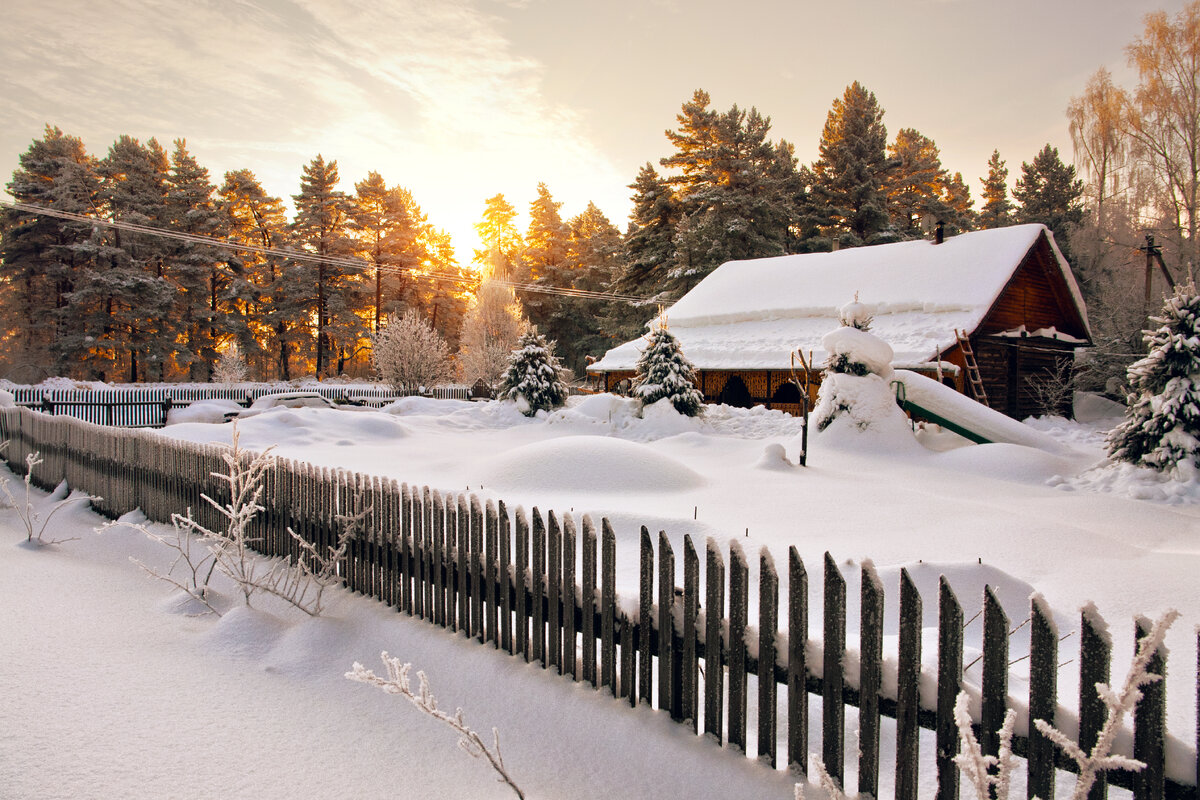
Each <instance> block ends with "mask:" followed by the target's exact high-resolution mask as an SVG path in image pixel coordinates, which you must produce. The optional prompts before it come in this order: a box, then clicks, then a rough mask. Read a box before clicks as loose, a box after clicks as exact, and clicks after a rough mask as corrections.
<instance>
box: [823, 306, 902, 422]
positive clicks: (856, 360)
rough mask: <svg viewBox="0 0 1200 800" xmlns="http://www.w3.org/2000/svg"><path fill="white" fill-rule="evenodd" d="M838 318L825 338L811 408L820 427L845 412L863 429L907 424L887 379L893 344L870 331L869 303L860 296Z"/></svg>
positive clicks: (840, 312)
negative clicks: (818, 382) (817, 388)
mask: <svg viewBox="0 0 1200 800" xmlns="http://www.w3.org/2000/svg"><path fill="white" fill-rule="evenodd" d="M838 318H839V321H840V322H841V323H842V327H840V328H837V329H835V330H832V331H830V332H829V333H827V334H825V336H824V337H822V339H821V345H822V346H823V347H824V348H825V351H826V352H827V353H828V354H829V357H828V359H827V361H826V363H825V375H824V377H823V378H822V379H821V389H820V392H819V394H818V395H817V407H816V408H815V409H814V410H813V417H814V419H815V420H816V425H817V430H818V431H823V430H825V429H826V428H828V427H829V426H830V425H831V424H832V423H833V422H834V420H836V419H837V418H838V417H841V416H843V415H844V416H847V417H848V418H849V419H850V421H851V422H852V423H853V425H854V426H855V427H856V428H858V429H859V430H862V431H865V430H868V429H871V428H878V429H880V430H890V431H897V432H898V431H903V430H907V421H906V419H905V417H904V414H903V412H901V411H900V409H899V407H898V406H897V405H896V399H895V397H894V396H893V395H892V392H891V389H890V387H889V385H888V379H889V378H890V377H891V375H892V348H891V346H890V345H889V344H888V343H887V342H885V341H883V340H882V339H880V338H878V337H877V336H875V335H874V334H873V333H869V332H868V329H869V328H870V327H871V314H870V311H869V309H868V308H867V307H866V306H865V305H863V304H862V303H859V302H858V300H857V298H856V299H855V300H854V302H852V303H847V304H846V305H844V306H842V308H841V309H840V310H839V312H838Z"/></svg>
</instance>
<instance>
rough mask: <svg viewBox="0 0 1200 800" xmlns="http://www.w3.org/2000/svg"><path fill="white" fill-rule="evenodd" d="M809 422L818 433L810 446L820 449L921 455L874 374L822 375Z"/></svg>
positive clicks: (888, 389)
mask: <svg viewBox="0 0 1200 800" xmlns="http://www.w3.org/2000/svg"><path fill="white" fill-rule="evenodd" d="M849 330H854V329H853V328H850V329H849ZM813 420H814V421H815V423H816V426H817V430H818V433H817V436H816V438H815V441H814V443H815V444H817V445H819V446H821V447H835V448H838V449H846V450H860V451H870V452H873V453H885V452H891V453H920V452H923V451H924V448H923V447H921V445H920V444H918V443H917V440H916V437H914V436H913V432H912V427H911V425H910V423H909V421H908V417H906V416H904V412H903V411H901V410H900V407H899V406H898V405H896V397H895V395H893V394H892V390H891V387H889V386H888V383H887V381H885V380H884V379H883V378H881V377H879V376H878V375H875V374H870V375H862V376H859V375H849V374H846V373H843V372H831V373H829V374H828V375H826V376H825V380H824V381H822V383H821V393H820V397H819V399H818V402H817V407H816V409H814V410H813ZM822 421H825V422H822ZM822 424H824V425H825V426H826V427H824V428H822V427H821V426H822Z"/></svg>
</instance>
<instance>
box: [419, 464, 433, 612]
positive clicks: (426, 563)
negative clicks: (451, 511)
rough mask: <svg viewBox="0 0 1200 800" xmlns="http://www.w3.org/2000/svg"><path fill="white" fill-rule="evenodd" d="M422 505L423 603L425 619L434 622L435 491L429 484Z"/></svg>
mask: <svg viewBox="0 0 1200 800" xmlns="http://www.w3.org/2000/svg"><path fill="white" fill-rule="evenodd" d="M422 505H423V507H424V509H423V511H422V513H423V514H424V519H423V523H424V524H423V526H422V530H423V531H424V533H425V536H424V540H423V544H424V548H425V549H424V552H423V553H422V556H423V559H422V562H421V563H422V566H423V569H422V572H421V580H422V585H423V586H424V589H425V591H424V599H423V600H422V603H423V604H424V610H425V613H424V617H425V619H427V620H429V621H430V622H432V621H433V613H434V609H433V534H434V530H433V510H434V492H433V490H432V489H430V488H429V487H428V486H426V487H425V491H424V494H423V502H422Z"/></svg>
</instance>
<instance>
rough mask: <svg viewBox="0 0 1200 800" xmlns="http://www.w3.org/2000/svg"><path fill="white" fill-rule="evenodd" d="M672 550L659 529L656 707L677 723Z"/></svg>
mask: <svg viewBox="0 0 1200 800" xmlns="http://www.w3.org/2000/svg"><path fill="white" fill-rule="evenodd" d="M674 611H675V552H674V550H672V549H671V543H670V542H669V541H668V540H667V534H666V532H665V531H659V532H658V710H659V711H667V712H669V713H670V714H671V719H673V720H675V721H676V722H679V721H680V719H681V717H680V711H681V709H680V708H679V707H678V703H677V702H676V699H677V694H678V692H677V689H678V687H677V686H676V683H675V677H676V674H675V673H676V663H675V662H676V659H677V656H678V654H677V653H676V652H675V646H674V645H675V613H674Z"/></svg>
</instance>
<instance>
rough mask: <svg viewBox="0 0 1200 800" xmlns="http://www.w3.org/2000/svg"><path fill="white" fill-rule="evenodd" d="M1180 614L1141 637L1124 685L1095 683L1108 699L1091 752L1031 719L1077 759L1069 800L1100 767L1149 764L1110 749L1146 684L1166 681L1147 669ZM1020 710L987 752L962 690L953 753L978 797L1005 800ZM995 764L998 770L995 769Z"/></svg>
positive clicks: (1084, 790)
mask: <svg viewBox="0 0 1200 800" xmlns="http://www.w3.org/2000/svg"><path fill="white" fill-rule="evenodd" d="M1178 617H1179V612H1177V611H1174V610H1170V611H1167V612H1166V613H1164V614H1163V615H1162V616H1161V617H1159V619H1158V620H1157V621H1156V622H1155V623H1154V625H1153V626H1152V627H1151V629H1150V632H1149V633H1147V634H1146V635H1145V636H1143V637H1142V638H1141V639H1139V640H1138V648H1137V653H1136V654H1135V655H1134V657H1133V662H1132V663H1131V664H1130V665H1129V672H1128V674H1127V675H1126V676H1125V682H1124V684H1123V685H1122V686H1121V688H1120V690H1115V689H1113V688H1112V687H1111V686H1109V685H1107V684H1104V683H1097V684H1096V693H1097V694H1098V695H1099V697H1100V700H1101V701H1102V702H1103V703H1104V707H1105V710H1106V711H1107V712H1108V713H1107V715H1106V717H1105V720H1104V725H1103V727H1102V728H1101V729H1100V734H1099V736H1098V737H1097V739H1096V744H1095V745H1094V746H1093V747H1092V750H1091V752H1090V753H1084V752H1083V749H1082V748H1080V747H1079V745H1078V744H1077V743H1076V742H1075V741H1073V740H1072V739H1070V738H1069V737H1068V736H1067V735H1066V734H1064V733H1063V732H1062V731H1060V730H1058V729H1057V728H1055V727H1054V726H1052V725H1050V724H1049V723H1048V722H1046V721H1045V720H1041V719H1036V720H1034V721H1033V724H1034V725H1035V726H1036V727H1037V729H1038V730H1039V731H1040V732H1041V733H1042V735H1043V736H1045V737H1046V738H1047V739H1049V740H1050V741H1052V742H1054V743H1055V744H1056V745H1057V746H1058V747H1059V748H1061V749H1062V751H1063V752H1064V753H1065V754H1066V755H1067V756H1068V757H1069V758H1070V759H1071V760H1072V761H1074V762H1075V764H1076V766H1077V767H1078V768H1079V776H1078V777H1077V778H1076V780H1075V789H1074V790H1073V791H1072V793H1071V800H1085V798H1086V797H1087V796H1088V793H1089V792H1090V791H1091V789H1092V786H1093V785H1094V784H1095V782H1096V778H1097V777H1098V776H1099V774H1100V773H1101V772H1104V771H1105V770H1110V769H1124V770H1130V771H1133V772H1136V771H1138V770H1141V769H1144V768H1145V766H1146V765H1145V764H1144V763H1142V762H1141V761H1138V760H1136V759H1133V758H1130V757H1128V756H1123V755H1118V754H1115V753H1113V752H1112V747H1113V743H1114V742H1115V740H1116V736H1117V732H1118V731H1119V730H1120V729H1121V723H1122V721H1123V719H1124V717H1125V715H1126V714H1132V713H1133V711H1134V708H1135V707H1136V706H1137V703H1138V701H1139V700H1141V699H1142V691H1141V689H1142V687H1143V686H1146V685H1148V684H1151V683H1154V682H1156V681H1160V680H1162V676H1161V675H1156V674H1154V673H1152V672H1149V671H1148V670H1149V667H1150V662H1151V660H1152V659H1153V658H1154V654H1155V653H1156V652H1157V651H1158V649H1159V648H1160V647H1161V646H1162V643H1163V639H1164V637H1165V636H1166V633H1167V629H1168V628H1170V627H1171V623H1173V622H1174V621H1175V620H1176V619H1177V618H1178ZM1015 720H1016V712H1014V711H1013V710H1012V709H1009V710H1008V713H1007V714H1005V716H1004V725H1003V727H1002V728H1001V730H1000V754H999V756H985V755H983V752H982V750H981V749H980V746H979V742H978V741H977V739H976V738H975V732H974V730H973V729H972V728H971V714H970V712H969V711H968V710H967V693H966V692H965V691H964V692H959V694H958V702H957V703H956V704H955V706H954V721H955V724H956V725H957V726H958V734H959V738H960V740H961V741H962V752H961V753H959V754H958V755H957V756H955V757H954V762H955V763H956V764H957V765H958V768H959V771H960V772H961V773H962V774H963V775H964V776H965V777H966V778H967V780H968V781H970V783H971V785H972V787H974V789H975V795H976V796H977V797H978V798H980V800H988V798H995V800H1007V798H1008V790H1009V781H1010V778H1011V776H1012V770H1013V757H1012V732H1013V723H1014V722H1015ZM993 768H995V772H993V771H992V770H993Z"/></svg>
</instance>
